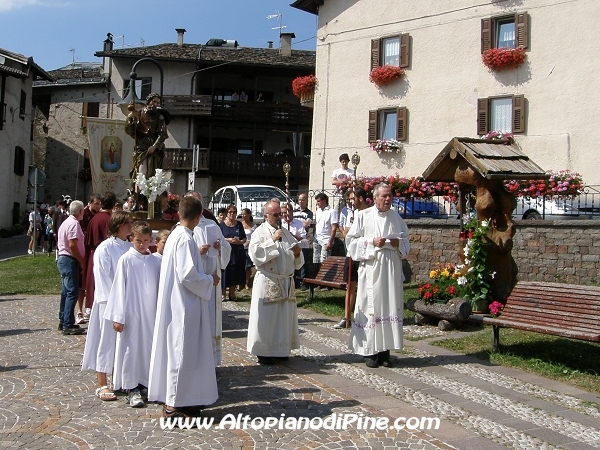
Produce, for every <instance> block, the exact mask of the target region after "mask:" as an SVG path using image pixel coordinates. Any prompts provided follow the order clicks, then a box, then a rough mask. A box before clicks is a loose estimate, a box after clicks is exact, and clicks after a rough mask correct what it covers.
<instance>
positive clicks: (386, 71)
mask: <svg viewBox="0 0 600 450" xmlns="http://www.w3.org/2000/svg"><path fill="white" fill-rule="evenodd" d="M403 76H404V69H402V68H400V67H398V66H378V67H375V68H374V69H373V70H371V73H370V74H369V80H370V81H371V83H374V84H376V85H377V86H385V85H387V84H390V83H392V82H393V81H395V80H399V79H400V78H402V77H403Z"/></svg>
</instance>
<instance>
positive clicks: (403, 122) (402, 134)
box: [396, 106, 407, 141]
mask: <svg viewBox="0 0 600 450" xmlns="http://www.w3.org/2000/svg"><path fill="white" fill-rule="evenodd" d="M396 119H397V121H398V123H397V126H396V140H398V141H405V140H406V126H407V112H406V107H405V106H401V107H399V108H397V109H396Z"/></svg>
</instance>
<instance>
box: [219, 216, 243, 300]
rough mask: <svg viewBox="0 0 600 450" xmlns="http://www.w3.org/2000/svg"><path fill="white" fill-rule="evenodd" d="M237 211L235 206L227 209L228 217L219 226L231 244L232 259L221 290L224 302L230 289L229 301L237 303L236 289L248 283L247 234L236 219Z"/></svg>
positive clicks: (225, 272)
mask: <svg viewBox="0 0 600 450" xmlns="http://www.w3.org/2000/svg"><path fill="white" fill-rule="evenodd" d="M236 216H237V209H236V207H235V206H234V205H229V206H228V207H227V216H226V217H225V220H223V222H221V223H220V224H219V226H220V227H221V231H222V232H223V237H225V240H226V241H227V242H229V243H230V244H231V257H230V258H229V264H227V268H226V269H225V271H224V273H223V280H222V282H221V289H222V294H223V300H224V299H225V291H226V290H227V288H229V300H230V301H235V300H236V298H235V287H236V286H237V285H239V284H242V285H243V284H244V283H245V282H246V252H245V251H244V243H245V242H246V232H245V231H244V227H243V226H242V224H241V222H238V220H237V219H236Z"/></svg>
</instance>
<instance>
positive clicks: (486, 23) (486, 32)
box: [481, 19, 492, 53]
mask: <svg viewBox="0 0 600 450" xmlns="http://www.w3.org/2000/svg"><path fill="white" fill-rule="evenodd" d="M490 48H492V19H481V53H483V52H485V51H486V50H489V49H490Z"/></svg>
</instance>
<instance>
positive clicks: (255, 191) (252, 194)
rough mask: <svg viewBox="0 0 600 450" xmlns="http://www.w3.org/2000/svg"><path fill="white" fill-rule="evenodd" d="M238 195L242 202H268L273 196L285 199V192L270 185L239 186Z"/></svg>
mask: <svg viewBox="0 0 600 450" xmlns="http://www.w3.org/2000/svg"><path fill="white" fill-rule="evenodd" d="M238 195H239V197H240V201H242V202H266V201H267V200H270V199H272V198H273V197H276V198H278V199H279V200H281V201H285V194H284V193H283V192H281V191H279V190H277V189H274V188H270V187H245V188H238Z"/></svg>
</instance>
